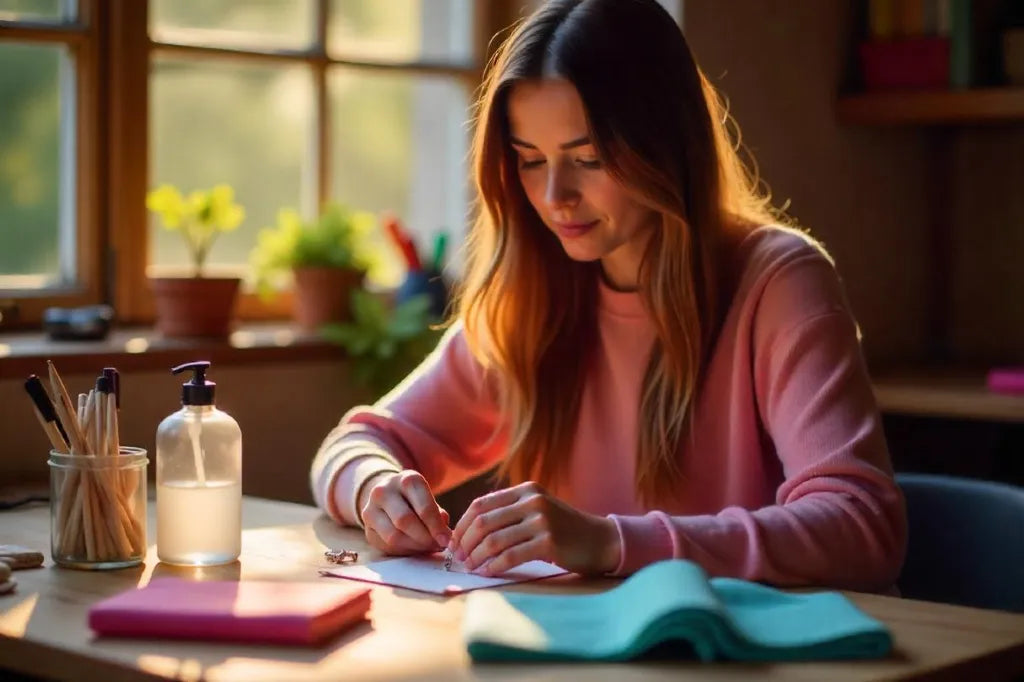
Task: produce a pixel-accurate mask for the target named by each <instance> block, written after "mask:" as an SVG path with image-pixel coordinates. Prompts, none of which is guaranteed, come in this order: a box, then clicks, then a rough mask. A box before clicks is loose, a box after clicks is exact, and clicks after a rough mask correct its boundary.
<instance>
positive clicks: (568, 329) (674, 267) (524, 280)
mask: <svg viewBox="0 0 1024 682" xmlns="http://www.w3.org/2000/svg"><path fill="white" fill-rule="evenodd" d="M545 77H557V78H563V79H566V80H568V81H569V82H571V83H572V84H573V85H574V86H575V87H576V89H577V91H578V92H579V95H580V98H581V100H582V102H583V105H584V109H585V111H586V112H587V119H588V126H589V133H590V139H591V140H592V141H593V143H594V145H595V147H596V149H597V151H598V154H599V155H600V158H601V160H602V163H603V165H604V167H605V168H606V169H607V170H608V172H610V173H611V174H612V176H613V177H615V178H616V179H617V180H618V181H619V182H620V183H621V184H623V185H624V186H625V187H627V188H628V189H630V190H631V191H632V192H633V194H634V195H635V197H636V198H637V200H638V201H640V202H641V203H643V204H645V205H647V206H648V207H650V208H652V209H654V210H655V211H656V212H657V213H658V214H659V215H660V216H661V225H660V226H659V227H657V228H656V229H655V230H654V231H653V234H652V236H651V238H650V240H649V242H648V246H647V249H646V252H645V254H644V258H643V261H642V264H641V267H640V274H639V280H638V287H639V293H640V295H641V297H642V300H643V302H644V304H645V306H646V308H647V309H648V311H649V312H650V315H651V319H652V321H653V324H654V327H655V329H656V331H657V340H656V342H655V345H654V349H653V351H652V354H651V357H650V359H649V361H648V365H647V371H646V375H645V377H644V380H643V386H642V389H641V398H640V404H639V406H638V408H637V409H639V420H638V424H639V429H638V430H639V434H638V443H637V447H638V457H637V464H636V482H637V486H638V488H639V493H640V496H641V499H643V500H644V501H645V502H647V503H653V502H654V501H656V500H658V499H664V498H665V497H666V496H671V495H672V490H673V488H674V487H675V484H676V483H677V481H678V467H677V466H676V458H677V456H678V449H679V447H680V445H681V443H682V441H683V438H684V437H685V436H686V434H687V432H688V425H689V424H690V422H691V414H692V411H693V404H694V397H695V394H696V392H697V390H698V388H699V386H700V381H701V376H702V373H703V370H704V366H705V363H706V361H707V358H708V355H709V352H710V349H711V348H712V346H713V343H714V341H715V337H716V335H717V331H718V329H719V327H720V326H721V318H722V316H723V315H724V312H723V309H724V307H725V305H726V304H727V301H724V300H723V298H724V297H725V296H727V295H731V294H729V293H728V291H727V289H728V286H727V285H724V284H723V283H724V282H725V281H726V279H725V277H726V275H727V274H728V273H727V272H726V270H727V268H726V267H725V263H724V258H725V256H724V254H725V253H726V252H727V246H728V245H727V242H728V235H729V234H730V233H735V232H736V230H737V229H742V228H739V227H738V226H752V225H757V224H764V223H768V222H773V221H776V220H777V219H778V218H779V214H778V213H777V212H775V211H774V210H773V209H772V208H771V206H770V204H769V198H768V196H767V194H766V193H765V192H762V191H761V190H760V188H759V184H758V182H757V179H756V177H755V176H754V175H753V174H752V173H751V172H749V171H748V170H747V167H746V166H745V165H744V164H743V163H742V161H741V159H740V158H739V156H738V154H737V151H736V148H735V146H734V144H733V142H732V140H731V137H730V131H729V130H728V129H727V127H726V126H727V122H728V121H729V117H728V113H727V111H726V108H725V106H724V105H723V102H722V101H721V100H720V98H719V97H718V95H717V93H716V92H715V90H714V88H713V87H712V86H711V84H710V83H709V82H708V81H707V79H706V78H705V77H704V75H703V74H702V73H701V71H700V70H699V68H698V67H697V65H696V64H695V63H694V60H693V57H692V55H691V53H690V49H689V46H688V45H687V43H686V40H685V39H684V37H683V34H682V32H681V31H680V30H679V27H678V26H677V25H676V24H675V22H674V21H673V20H672V18H671V17H670V16H669V15H668V13H667V12H665V10H664V9H662V8H661V7H660V6H659V5H658V4H657V3H656V2H655V1H654V0H552V1H550V2H548V3H546V4H545V5H543V6H542V7H541V8H540V9H538V10H537V11H536V12H535V13H534V14H532V15H531V16H530V17H529V18H527V19H526V20H525V21H524V22H523V23H521V24H520V25H519V26H517V27H516V28H515V29H514V31H513V32H512V34H511V35H510V36H509V37H508V39H507V40H506V41H505V42H504V44H503V45H502V46H501V47H500V48H499V50H498V51H497V53H496V54H495V56H494V58H493V59H492V60H491V63H490V64H489V65H488V69H487V73H486V76H485V79H484V83H483V86H482V94H481V96H480V98H479V100H478V104H477V110H476V117H475V123H476V128H475V136H474V141H473V148H472V155H473V164H474V175H475V181H476V187H477V194H478V198H479V205H478V207H477V216H476V221H475V224H474V226H473V229H472V231H471V232H470V237H469V242H468V250H467V268H466V275H465V277H464V279H463V283H462V286H461V290H460V293H459V300H458V308H457V315H458V317H460V318H461V319H462V320H463V322H464V325H465V334H466V338H467V341H468V343H469V344H470V347H471V348H472V350H473V352H474V354H475V355H476V356H477V357H478V358H479V360H480V361H481V362H482V363H483V364H484V366H485V367H487V368H488V370H489V371H492V372H493V373H494V374H495V376H496V378H497V380H498V381H497V386H498V389H499V393H500V395H499V397H500V403H501V409H502V415H503V417H504V419H505V422H504V427H505V428H507V432H508V447H509V451H508V455H507V457H506V459H505V460H504V462H503V465H502V467H501V468H500V470H499V476H504V477H507V479H509V480H510V482H513V483H515V482H520V481H524V480H528V479H534V480H538V481H540V482H541V483H542V484H545V485H551V484H554V483H555V482H556V481H557V480H558V479H559V478H560V477H561V476H562V475H563V474H564V472H565V470H566V464H567V460H568V457H567V455H568V453H569V452H570V451H571V446H572V441H573V438H574V435H575V428H576V422H577V418H578V415H579V407H580V397H581V395H582V392H583V391H582V389H583V383H584V379H585V375H586V372H587V369H588V366H589V364H588V363H589V360H590V357H589V355H588V353H587V352H586V349H587V348H590V347H592V346H593V340H594V339H595V338H596V325H597V322H596V306H597V301H596V299H597V293H598V292H597V278H598V276H599V272H600V270H599V265H598V264H596V263H577V262H573V261H571V260H570V259H569V258H568V256H566V254H565V253H564V251H563V249H562V247H561V245H560V243H559V241H558V240H557V238H556V237H555V236H554V235H552V234H551V233H550V231H549V230H547V229H546V228H545V226H544V224H543V223H542V221H541V219H540V217H539V216H538V215H537V213H536V212H535V210H534V209H533V207H532V206H531V205H530V203H529V201H528V200H527V198H526V195H525V193H524V191H523V189H522V186H521V185H520V183H519V179H518V174H517V168H516V161H515V156H514V154H513V153H512V152H511V149H510V146H509V122H508V112H507V100H508V93H509V91H510V89H511V86H512V85H514V84H515V83H516V82H518V81H522V80H527V79H539V78H545Z"/></svg>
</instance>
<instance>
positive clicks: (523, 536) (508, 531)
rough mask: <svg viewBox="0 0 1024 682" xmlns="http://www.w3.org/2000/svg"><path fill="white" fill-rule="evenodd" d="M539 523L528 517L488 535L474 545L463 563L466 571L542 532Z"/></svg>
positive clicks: (536, 519)
mask: <svg viewBox="0 0 1024 682" xmlns="http://www.w3.org/2000/svg"><path fill="white" fill-rule="evenodd" d="M495 513H498V512H495ZM539 521H540V519H539V518H538V517H530V518H526V519H522V520H521V521H520V522H519V523H514V524H512V525H509V526H507V527H505V528H502V529H500V530H496V531H493V532H491V533H489V534H488V535H487V536H486V537H484V538H483V539H482V540H481V541H480V543H479V544H477V545H476V547H475V548H474V549H473V551H472V552H471V553H470V554H469V556H468V557H466V560H465V561H464V562H463V563H464V564H465V566H466V568H467V569H469V570H471V571H472V570H475V569H477V568H478V567H480V566H483V565H484V564H486V563H487V562H488V561H489V560H492V559H494V558H495V557H497V556H499V555H501V553H502V552H504V551H505V550H507V549H509V548H510V547H514V546H515V545H518V544H521V543H523V542H526V541H528V540H531V539H532V538H533V537H534V536H536V535H537V534H538V532H539V531H541V530H542V524H541V523H539Z"/></svg>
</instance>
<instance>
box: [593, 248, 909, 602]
mask: <svg viewBox="0 0 1024 682" xmlns="http://www.w3.org/2000/svg"><path fill="white" fill-rule="evenodd" d="M752 333H753V341H752V343H753V350H754V352H753V385H754V392H755V394H756V395H755V398H756V404H757V406H758V412H759V418H760V420H761V423H762V425H763V427H764V431H765V432H766V434H767V436H768V437H769V438H770V440H771V443H772V444H773V445H774V449H775V452H776V454H777V456H778V458H779V460H780V461H781V464H782V470H783V474H784V477H785V480H784V481H783V483H782V484H781V485H780V486H779V488H778V489H777V491H776V495H775V504H773V505H770V506H767V507H763V508H761V509H756V510H748V509H744V508H740V507H728V508H725V509H723V510H722V511H720V512H719V513H717V514H710V515H700V516H669V515H667V514H665V513H662V512H658V511H654V512H650V513H649V514H647V515H645V516H635V517H614V516H613V520H614V521H615V522H616V525H617V527H618V531H619V535H620V539H621V541H622V548H623V551H622V560H621V562H620V564H619V567H618V569H617V572H618V573H629V572H632V571H634V570H636V569H637V568H639V567H640V566H642V565H644V564H646V563H650V562H652V561H655V560H658V559H662V558H667V557H682V558H687V559H691V560H693V561H695V562H697V563H699V564H700V565H701V566H703V567H704V568H705V569H706V570H707V571H708V572H709V573H710V574H712V575H722V576H732V577H739V578H744V579H748V580H757V581H762V582H767V583H773V584H777V585H812V584H813V585H827V586H832V587H837V588H849V589H860V590H881V589H885V588H887V587H890V586H891V585H892V584H893V583H894V582H895V580H896V577H897V575H898V573H899V569H900V567H901V565H902V562H903V555H904V549H905V542H906V516H905V509H904V503H903V498H902V495H901V493H900V491H899V488H898V487H897V485H896V483H895V481H894V479H893V474H892V467H891V464H890V460H889V453H888V448H887V446H886V443H885V437H884V434H883V431H882V425H881V418H880V416H879V413H878V408H877V405H876V403H875V399H874V394H873V391H872V387H871V383H870V380H869V377H868V373H867V369H866V367H865V364H864V361H863V356H862V354H861V349H860V339H859V333H858V329H857V325H856V323H855V322H854V319H853V316H852V314H851V313H850V311H849V307H848V305H847V304H846V302H845V297H844V295H843V293H842V290H841V286H840V283H839V280H838V277H837V275H836V273H835V270H834V268H833V267H832V265H831V263H830V262H829V261H828V260H826V258H825V257H824V256H822V255H820V254H811V255H807V254H806V252H805V254H804V256H803V257H800V258H797V259H795V260H793V261H792V262H790V263H788V264H787V265H786V266H784V267H782V268H780V270H779V272H777V273H776V275H775V276H774V277H772V279H771V281H770V282H769V283H768V284H767V285H766V286H765V289H764V292H763V294H762V298H761V301H760V302H759V304H758V308H757V312H756V315H755V321H754V325H753V332H752Z"/></svg>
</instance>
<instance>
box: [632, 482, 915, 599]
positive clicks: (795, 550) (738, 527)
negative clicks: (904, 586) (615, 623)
mask: <svg viewBox="0 0 1024 682" xmlns="http://www.w3.org/2000/svg"><path fill="white" fill-rule="evenodd" d="M901 505H902V501H901V500H900V499H898V496H897V497H896V498H889V499H885V500H882V501H879V500H874V501H870V502H865V501H864V500H863V499H858V498H857V497H856V496H853V495H849V494H846V493H839V492H827V493H817V494H810V495H807V496H805V497H803V498H802V499H800V500H797V501H794V502H791V503H789V504H784V505H773V506H770V507H765V508H763V509H759V510H756V511H749V510H746V509H741V508H738V507H731V508H728V509H725V510H723V511H722V512H720V513H718V514H715V515H701V516H669V515H667V514H664V513H661V512H652V513H650V514H647V515H646V516H612V518H613V520H614V521H615V522H616V524H617V526H618V530H619V533H620V536H621V538H622V555H621V561H620V563H619V565H618V566H617V567H616V569H615V573H618V574H628V573H632V572H634V571H636V570H638V569H639V568H640V567H642V566H644V565H646V564H648V563H652V562H654V561H658V560H661V559H667V558H672V557H676V558H684V559H689V560H691V561H694V562H696V563H698V564H700V565H701V566H702V567H703V568H704V569H705V570H706V571H707V572H708V573H709V574H711V575H720V576H731V577H737V578H744V579H747V580H757V581H762V582H767V583H771V584H776V585H827V586H832V587H845V588H851V589H864V590H879V589H884V588H886V587H888V586H890V585H891V584H892V583H893V582H894V581H895V579H896V576H897V573H898V571H899V567H900V565H901V564H902V559H903V549H902V548H903V538H904V535H905V532H906V531H905V527H904V526H903V525H902V523H901V519H902V513H901V511H900V509H901Z"/></svg>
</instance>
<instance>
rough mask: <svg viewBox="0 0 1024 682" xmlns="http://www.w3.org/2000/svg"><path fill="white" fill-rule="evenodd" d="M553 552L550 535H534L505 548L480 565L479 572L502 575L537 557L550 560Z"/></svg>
mask: <svg viewBox="0 0 1024 682" xmlns="http://www.w3.org/2000/svg"><path fill="white" fill-rule="evenodd" d="M551 552H552V548H551V536H550V535H547V534H544V535H538V536H534V537H532V538H530V539H529V540H527V541H525V542H520V543H519V544H517V545H512V546H511V547H509V548H508V549H506V550H504V551H503V552H501V553H500V554H498V556H496V557H494V558H493V559H491V560H490V561H488V562H487V563H485V564H484V565H483V566H482V567H480V569H479V570H478V571H477V572H478V573H480V574H482V575H501V574H502V573H505V572H506V571H510V570H512V569H513V568H515V567H516V566H519V565H520V564H525V563H526V562H527V561H534V560H535V559H540V560H541V561H550V560H551V559H550V557H551Z"/></svg>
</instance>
